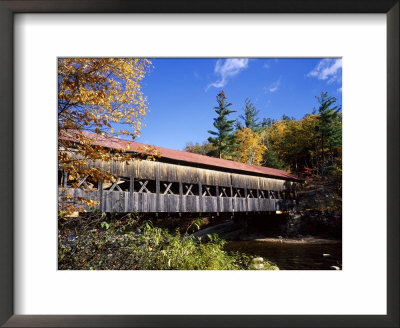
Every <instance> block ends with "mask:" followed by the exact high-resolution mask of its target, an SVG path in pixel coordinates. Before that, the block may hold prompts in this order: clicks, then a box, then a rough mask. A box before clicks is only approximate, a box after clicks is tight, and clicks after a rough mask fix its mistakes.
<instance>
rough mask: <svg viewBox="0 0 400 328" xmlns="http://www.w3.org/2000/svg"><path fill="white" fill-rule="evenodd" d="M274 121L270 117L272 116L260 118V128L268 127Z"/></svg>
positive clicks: (274, 121)
mask: <svg viewBox="0 0 400 328" xmlns="http://www.w3.org/2000/svg"><path fill="white" fill-rule="evenodd" d="M274 123H276V120H274V119H272V118H269V117H268V118H263V119H262V121H261V124H260V126H261V127H262V128H265V127H270V126H271V125H272V124H274Z"/></svg>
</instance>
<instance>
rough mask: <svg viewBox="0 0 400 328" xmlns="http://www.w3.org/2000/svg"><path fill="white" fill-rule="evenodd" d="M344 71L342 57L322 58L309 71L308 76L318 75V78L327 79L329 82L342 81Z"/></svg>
mask: <svg viewBox="0 0 400 328" xmlns="http://www.w3.org/2000/svg"><path fill="white" fill-rule="evenodd" d="M341 72H342V59H332V58H326V59H322V60H321V61H320V62H319V63H318V65H317V66H315V68H314V69H313V70H312V71H311V72H310V73H308V75H307V76H308V77H316V78H318V80H327V83H328V84H331V83H333V82H335V81H340V79H341Z"/></svg>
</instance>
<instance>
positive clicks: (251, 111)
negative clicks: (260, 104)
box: [237, 98, 260, 131]
mask: <svg viewBox="0 0 400 328" xmlns="http://www.w3.org/2000/svg"><path fill="white" fill-rule="evenodd" d="M259 112H260V111H259V110H257V109H256V108H255V107H254V105H253V104H252V103H251V101H250V99H249V98H246V105H245V108H244V115H240V116H239V118H241V119H242V120H243V122H244V127H245V128H249V129H252V130H253V131H257V130H258V129H259V128H260V123H258V122H257V121H258V117H257V116H258V113H259ZM240 127H241V124H240V123H239V122H238V124H237V128H240Z"/></svg>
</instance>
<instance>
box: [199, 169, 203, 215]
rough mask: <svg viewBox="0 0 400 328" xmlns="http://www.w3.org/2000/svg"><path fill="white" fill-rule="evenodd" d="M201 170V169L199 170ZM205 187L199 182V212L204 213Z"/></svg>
mask: <svg viewBox="0 0 400 328" xmlns="http://www.w3.org/2000/svg"><path fill="white" fill-rule="evenodd" d="M199 170H200V169H199ZM202 187H203V185H202V183H201V181H200V180H199V212H203V188H202Z"/></svg>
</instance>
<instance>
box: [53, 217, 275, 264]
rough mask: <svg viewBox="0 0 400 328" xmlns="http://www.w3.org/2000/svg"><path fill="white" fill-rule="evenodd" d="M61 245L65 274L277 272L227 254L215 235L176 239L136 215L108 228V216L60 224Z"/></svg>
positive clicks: (186, 235)
mask: <svg viewBox="0 0 400 328" xmlns="http://www.w3.org/2000/svg"><path fill="white" fill-rule="evenodd" d="M60 220H63V219H60ZM198 224H199V221H198V220H196V221H194V222H193V225H194V226H196V227H197V228H199V226H198ZM58 239H59V254H58V256H59V257H58V266H59V269H61V270H244V269H263V270H265V269H267V270H271V269H272V270H274V269H277V267H276V266H275V265H273V264H271V263H269V262H268V261H264V262H263V265H261V266H260V265H258V266H255V265H254V263H253V262H252V259H251V258H250V257H248V256H247V255H245V254H240V253H237V252H235V253H227V252H226V251H224V250H223V247H224V245H225V241H224V240H221V239H220V238H219V237H218V236H217V235H215V234H214V235H208V236H207V238H203V239H201V238H195V237H193V236H192V235H190V234H189V233H187V232H186V233H183V234H182V233H180V232H179V230H178V229H177V230H176V231H175V232H174V233H170V232H169V231H168V230H166V229H161V228H158V227H154V226H153V224H152V222H151V221H144V222H140V221H139V220H138V219H136V218H134V217H132V216H131V215H128V216H125V217H124V218H123V219H115V220H113V218H111V219H109V220H108V222H106V220H105V216H104V215H101V216H96V218H95V219H94V218H93V217H90V218H88V219H86V220H85V219H81V220H80V221H79V223H78V224H77V223H76V222H75V224H71V223H70V222H67V223H62V222H60V223H59V235H58Z"/></svg>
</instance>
